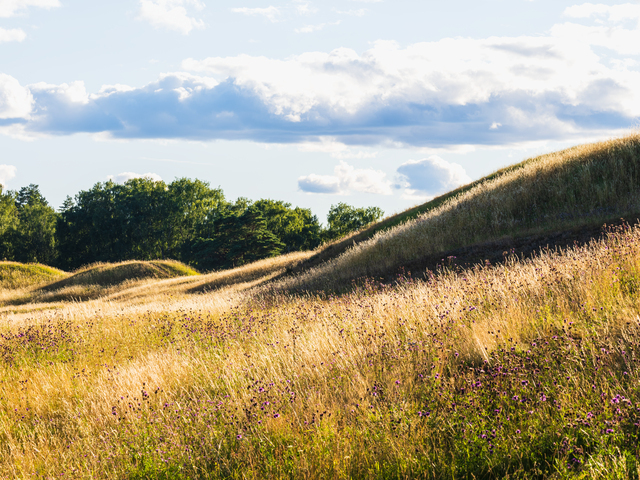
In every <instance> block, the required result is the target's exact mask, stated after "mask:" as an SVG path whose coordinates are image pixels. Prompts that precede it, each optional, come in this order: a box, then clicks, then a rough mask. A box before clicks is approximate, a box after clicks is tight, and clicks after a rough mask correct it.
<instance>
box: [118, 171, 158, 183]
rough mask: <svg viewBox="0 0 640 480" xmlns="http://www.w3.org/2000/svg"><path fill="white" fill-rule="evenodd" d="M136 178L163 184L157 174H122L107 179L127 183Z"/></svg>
mask: <svg viewBox="0 0 640 480" xmlns="http://www.w3.org/2000/svg"><path fill="white" fill-rule="evenodd" d="M134 178H148V179H150V180H153V181H154V182H161V181H162V178H160V175H158V174H157V173H133V172H122V173H119V174H118V175H109V176H108V177H107V179H109V180H113V181H114V182H116V183H125V182H128V181H129V180H133V179H134Z"/></svg>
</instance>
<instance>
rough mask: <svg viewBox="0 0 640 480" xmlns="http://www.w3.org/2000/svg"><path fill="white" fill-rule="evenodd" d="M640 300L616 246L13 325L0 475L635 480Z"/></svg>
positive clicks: (635, 267) (618, 241) (629, 237)
mask: <svg viewBox="0 0 640 480" xmlns="http://www.w3.org/2000/svg"><path fill="white" fill-rule="evenodd" d="M639 291H640V229H639V228H626V229H619V230H617V231H613V232H611V234H610V235H609V236H608V237H607V238H606V239H605V240H602V241H599V242H593V243H592V244H590V245H588V246H586V247H582V248H574V249H569V250H568V251H566V252H547V253H545V254H543V255H541V256H539V257H536V258H534V259H531V260H528V261H525V262H520V261H518V260H517V259H516V258H513V259H511V260H510V261H508V262H506V263H505V264H504V265H501V266H495V267H482V268H480V267H478V268H476V269H473V270H467V271H463V272H458V273H455V272H446V271H443V272H440V273H439V274H438V275H434V276H433V277H431V278H430V279H429V280H428V281H425V282H422V281H414V280H412V279H411V278H401V279H399V283H398V285H396V286H394V287H390V286H384V285H379V284H376V283H374V282H369V283H366V284H364V285H363V286H362V287H361V288H360V289H357V290H355V291H353V292H351V293H349V294H346V295H342V296H337V297H330V296H329V297H324V296H312V295H307V296H303V297H296V296H285V295H275V296H274V295H273V294H270V293H264V294H263V295H262V296H260V295H258V296H254V297H253V299H251V298H249V297H247V298H248V301H247V303H244V304H237V303H231V304H229V306H228V307H225V306H224V305H221V308H220V309H216V310H210V308H209V307H207V306H206V305H205V304H201V306H200V307H198V306H197V304H192V306H190V307H189V306H186V304H185V307H184V308H182V309H181V308H180V302H182V301H183V300H180V301H179V302H178V305H177V308H174V309H173V310H169V309H156V308H154V303H155V302H157V298H156V297H151V298H150V301H151V303H150V304H149V305H148V306H145V305H142V304H140V305H137V306H135V308H133V307H129V306H128V305H127V304H126V303H124V304H118V303H113V305H112V306H111V307H109V308H106V306H105V305H102V307H100V306H99V303H95V304H94V305H95V310H93V311H92V310H90V309H88V310H84V311H80V310H78V311H77V313H76V314H72V312H73V311H75V310H74V309H79V308H80V306H69V307H67V308H68V309H69V310H68V313H65V312H66V311H65V310H60V311H58V312H57V313H55V314H52V313H50V314H46V313H40V314H32V316H31V317H25V316H22V317H20V320H18V319H17V318H14V317H13V316H12V315H8V316H6V317H5V319H4V320H3V324H2V326H1V330H2V331H1V333H2V336H0V355H1V358H2V361H0V386H1V387H0V388H2V392H1V394H0V397H1V398H0V475H1V476H4V477H7V478H12V477H19V478H21V477H29V476H35V475H40V476H41V477H44V478H60V477H62V476H63V475H64V477H65V478H189V479H192V478H444V477H450V478H469V479H470V478H553V477H554V476H555V477H557V478H564V477H568V476H571V475H577V476H582V478H612V477H617V478H637V473H638V463H637V455H639V454H640V451H639V450H638V441H639V438H638V431H639V430H638V425H639V424H640V410H639V409H640V394H639V391H638V384H639V382H640V371H639V370H638V366H639V365H638V361H639V360H640V357H639V356H638V355H639V354H640V336H639V335H640V324H639V321H638V319H639V318H640V317H639V315H640V301H639V297H638V292H639ZM222 294H223V290H220V291H217V292H216V293H214V294H208V295H196V298H198V299H200V300H201V301H205V300H206V299H208V298H213V297H215V296H218V295H222ZM634 475H635V477H634Z"/></svg>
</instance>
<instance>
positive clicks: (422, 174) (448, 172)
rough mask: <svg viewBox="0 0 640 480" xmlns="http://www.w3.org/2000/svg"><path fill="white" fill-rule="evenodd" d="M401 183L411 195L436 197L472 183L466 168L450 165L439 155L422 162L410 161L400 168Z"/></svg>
mask: <svg viewBox="0 0 640 480" xmlns="http://www.w3.org/2000/svg"><path fill="white" fill-rule="evenodd" d="M398 174H399V176H400V183H399V184H398V185H397V187H400V188H406V189H407V190H408V193H409V195H425V196H435V195H439V194H441V193H445V192H448V191H450V190H453V189H454V188H456V187H459V186H460V185H464V184H466V183H469V182H470V181H471V177H469V175H467V172H465V170H464V168H462V166H461V165H458V164H457V163H449V162H447V161H445V160H443V159H442V158H440V157H439V156H437V155H431V156H430V157H428V158H424V159H422V160H410V161H408V162H406V163H403V164H402V165H400V167H398Z"/></svg>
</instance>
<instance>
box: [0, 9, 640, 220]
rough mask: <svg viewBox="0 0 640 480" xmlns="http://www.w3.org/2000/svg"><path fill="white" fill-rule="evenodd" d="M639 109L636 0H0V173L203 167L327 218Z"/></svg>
mask: <svg viewBox="0 0 640 480" xmlns="http://www.w3.org/2000/svg"><path fill="white" fill-rule="evenodd" d="M639 125H640V1H638V0H633V1H631V2H627V3H621V2H616V1H605V2H603V3H576V2H575V1H565V0H448V1H447V2H442V1H440V0H438V1H436V0H420V1H417V0H416V1H410V0H393V1H391V0H340V1H337V0H336V1H334V0H324V1H322V2H320V1H312V0H308V1H307V0H290V1H282V2H280V1H278V0H265V1H260V0H246V1H244V0H242V1H239V0H238V1H236V0H234V1H231V0H229V1H223V0H111V1H109V2H94V1H87V0H0V183H1V184H2V185H3V186H4V188H5V189H12V190H17V189H19V188H21V187H23V186H26V185H28V184H32V183H33V184H37V185H39V187H40V190H41V192H42V193H43V194H44V196H45V197H46V198H47V199H48V200H49V202H50V204H51V205H53V206H54V207H56V208H57V207H59V206H61V205H62V203H63V201H64V199H65V197H66V196H67V195H70V196H72V197H73V196H74V195H75V194H76V193H78V192H79V191H81V190H87V189H89V188H91V187H92V186H93V185H94V184H96V183H98V182H105V181H108V180H113V181H115V182H125V181H126V180H128V179H130V178H135V177H137V176H148V177H150V178H152V179H154V180H163V181H165V182H167V183H169V182H171V181H173V180H174V179H176V178H181V177H188V178H198V179H201V180H204V181H206V182H209V184H210V185H211V186H212V187H221V188H222V189H223V191H224V193H225V196H226V197H227V199H228V200H235V199H236V198H238V197H247V198H249V199H253V200H257V199H260V198H272V199H276V200H284V201H286V202H289V203H291V204H292V205H294V206H301V207H305V208H311V209H312V210H313V212H314V213H315V214H317V215H318V217H319V218H320V220H321V221H323V220H324V219H325V217H326V214H327V212H328V210H329V208H330V207H331V205H335V204H337V203H339V202H345V203H348V204H351V205H355V206H358V207H363V206H379V207H381V208H382V209H383V210H384V211H385V212H386V213H387V214H392V213H394V212H399V211H402V210H404V209H406V208H408V207H411V206H413V205H416V204H418V203H422V202H424V201H426V200H428V199H430V198H433V197H434V196H436V195H438V194H441V193H444V192H446V191H449V190H451V189H453V188H455V187H457V186H459V185H461V184H464V183H468V182H470V181H471V180H474V179H477V178H480V177H482V176H484V175H486V174H489V173H491V172H493V171H495V170H497V169H499V168H501V167H504V166H506V165H510V164H513V163H516V162H519V161H521V160H524V159H526V158H529V157H531V156H534V155H539V154H542V153H546V152H550V151H554V150H558V149H561V148H565V147H568V146H571V145H575V144H578V143H584V142H590V141H597V140H600V139H605V138H610V137H615V136H620V135H624V134H626V133H629V132H630V131H631V130H633V129H637V128H638V126H639Z"/></svg>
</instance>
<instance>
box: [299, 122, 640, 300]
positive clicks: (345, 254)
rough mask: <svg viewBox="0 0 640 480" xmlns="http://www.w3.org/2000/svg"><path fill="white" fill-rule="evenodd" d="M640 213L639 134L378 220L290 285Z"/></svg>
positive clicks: (555, 157)
mask: <svg viewBox="0 0 640 480" xmlns="http://www.w3.org/2000/svg"><path fill="white" fill-rule="evenodd" d="M638 213H640V133H636V134H633V135H630V136H627V137H624V138H621V139H614V140H609V141H606V142H599V143H594V144H587V145H580V146H576V147H573V148H569V149H567V150H563V151H560V152H554V153H550V154H547V155H542V156H539V157H536V158H531V159H528V160H525V161H524V162H521V163H519V164H516V165H513V166H511V167H508V168H505V169H502V170H499V171H498V172H495V173H494V174H492V175H489V176H488V177H485V178H482V179H480V180H478V181H476V182H473V183H471V184H469V185H466V186H464V187H461V188H459V189H457V190H454V191H453V192H450V193H448V194H446V195H443V196H441V197H438V198H436V199H434V200H433V201H431V202H428V203H426V204H424V205H421V206H419V207H416V208H414V209H411V210H409V211H407V212H404V213H401V214H399V215H396V216H394V217H391V218H389V219H386V220H384V221H382V222H380V223H378V224H374V225H372V226H370V227H369V228H367V229H365V230H364V231H362V232H360V233H358V234H356V235H353V236H351V237H348V238H346V239H343V240H341V241H339V242H336V243H334V244H331V245H328V246H326V247H325V249H323V250H321V251H320V252H318V254H316V255H315V256H313V257H311V258H310V259H309V260H308V261H306V262H304V263H302V264H300V265H298V266H296V267H295V268H294V269H292V273H294V274H298V275H297V276H296V278H295V279H294V280H290V281H288V282H286V287H287V288H291V289H294V290H305V289H316V290H322V289H327V288H340V287H343V286H345V285H349V284H350V283H351V281H352V280H353V279H355V278H358V277H367V276H369V277H370V276H381V275H388V274H389V273H390V272H397V271H398V269H399V268H400V267H403V266H405V265H407V264H416V263H419V261H420V260H424V261H426V260H428V259H432V258H434V257H436V258H439V257H441V256H442V254H446V253H447V252H450V251H453V250H456V249H460V248H463V247H468V246H472V245H477V244H481V243H484V242H490V241H496V240H500V239H505V238H519V237H527V236H540V235H544V234H549V233H553V232H559V231H560V232H561V231H565V230H571V229H576V228H578V227H585V226H594V225H595V226H598V225H602V224H603V223H604V222H606V221H609V220H613V219H615V220H617V219H619V218H620V217H633V216H636V215H637V214H638Z"/></svg>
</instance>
